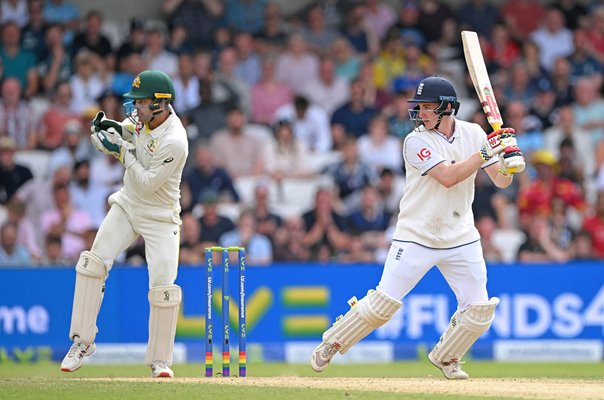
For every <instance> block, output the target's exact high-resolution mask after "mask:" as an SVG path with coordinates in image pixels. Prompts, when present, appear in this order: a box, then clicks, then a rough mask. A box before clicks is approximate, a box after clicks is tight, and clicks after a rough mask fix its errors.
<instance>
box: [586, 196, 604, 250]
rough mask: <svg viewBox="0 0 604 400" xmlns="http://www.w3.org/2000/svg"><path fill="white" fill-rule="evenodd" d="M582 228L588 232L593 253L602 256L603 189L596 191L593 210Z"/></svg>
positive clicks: (603, 243)
mask: <svg viewBox="0 0 604 400" xmlns="http://www.w3.org/2000/svg"><path fill="white" fill-rule="evenodd" d="M583 230H584V231H585V232H587V233H589V236H590V238H591V245H592V250H593V254H594V255H595V256H596V257H597V258H598V259H603V258H604V191H600V192H598V196H597V199H596V202H595V206H594V210H593V213H592V214H591V215H589V216H588V217H586V218H585V220H584V221H583Z"/></svg>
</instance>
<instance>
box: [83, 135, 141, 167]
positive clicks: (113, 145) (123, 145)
mask: <svg viewBox="0 0 604 400" xmlns="http://www.w3.org/2000/svg"><path fill="white" fill-rule="evenodd" d="M90 140H91V141H92V144H93V145H94V147H96V148H97V149H98V150H100V151H101V152H103V153H105V154H108V155H111V156H113V157H115V158H117V159H118V160H120V162H122V163H123V162H124V155H125V154H126V151H130V150H134V149H135V148H136V146H134V145H133V144H132V143H128V142H126V141H125V140H124V139H122V138H121V136H120V135H119V134H118V133H117V132H116V131H114V130H111V131H106V130H99V131H98V132H94V133H93V134H92V135H90Z"/></svg>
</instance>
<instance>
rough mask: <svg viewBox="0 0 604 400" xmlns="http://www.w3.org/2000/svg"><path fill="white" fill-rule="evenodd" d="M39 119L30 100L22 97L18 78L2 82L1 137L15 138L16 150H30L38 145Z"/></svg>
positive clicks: (0, 105) (0, 107)
mask: <svg viewBox="0 0 604 400" xmlns="http://www.w3.org/2000/svg"><path fill="white" fill-rule="evenodd" d="M37 130H38V120H37V118H36V116H35V114H34V111H33V109H32V107H31V105H30V102H29V101H28V100H25V99H22V98H21V86H20V84H19V81H18V80H17V79H16V78H6V79H5V80H4V81H3V82H2V99H1V100H0V137H3V136H6V137H9V138H11V139H12V140H13V142H14V143H15V148H16V150H30V149H33V148H34V147H35V146H36V142H37V134H38V132H37Z"/></svg>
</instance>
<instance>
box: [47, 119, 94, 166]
mask: <svg viewBox="0 0 604 400" xmlns="http://www.w3.org/2000/svg"><path fill="white" fill-rule="evenodd" d="M84 135H85V136H86V138H85V139H84V140H82V139H83V137H84ZM63 136H64V138H65V140H64V142H63V144H61V147H59V148H57V149H56V150H53V152H52V153H51V155H50V161H49V163H48V170H49V171H50V173H53V172H54V171H56V170H57V168H59V167H63V166H67V167H69V168H73V166H74V165H75V164H76V162H78V161H81V160H85V159H88V158H89V157H90V156H91V154H92V152H91V146H90V141H89V140H88V132H87V130H84V127H83V126H82V123H81V122H80V120H77V119H72V120H69V121H68V122H67V123H66V124H65V130H64V132H63Z"/></svg>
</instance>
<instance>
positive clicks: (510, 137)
mask: <svg viewBox="0 0 604 400" xmlns="http://www.w3.org/2000/svg"><path fill="white" fill-rule="evenodd" d="M515 133H516V131H515V130H514V129H513V128H502V129H497V130H496V131H495V132H492V133H491V134H489V135H488V136H487V143H485V144H484V145H483V146H482V148H481V149H480V156H481V157H482V159H483V160H484V161H488V160H490V159H491V158H492V157H494V156H496V155H498V154H499V153H501V152H502V151H503V149H505V148H506V147H509V146H517V142H516V135H515Z"/></svg>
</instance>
